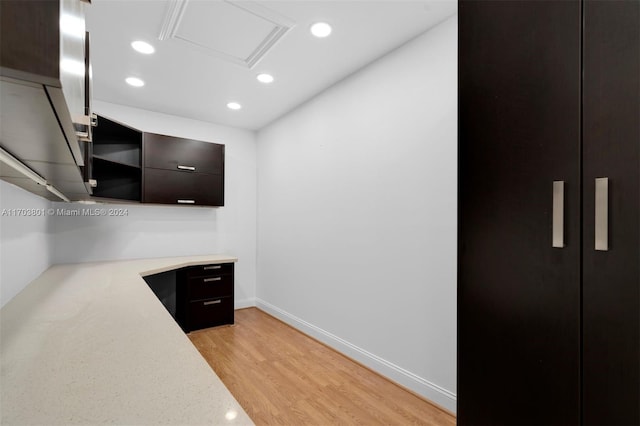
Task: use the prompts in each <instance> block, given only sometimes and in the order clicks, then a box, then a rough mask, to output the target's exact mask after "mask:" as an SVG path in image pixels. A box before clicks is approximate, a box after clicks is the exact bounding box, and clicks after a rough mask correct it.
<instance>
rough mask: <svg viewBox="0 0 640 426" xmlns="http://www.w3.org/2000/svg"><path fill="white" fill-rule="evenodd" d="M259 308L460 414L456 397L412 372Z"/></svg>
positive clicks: (312, 327) (261, 302)
mask: <svg viewBox="0 0 640 426" xmlns="http://www.w3.org/2000/svg"><path fill="white" fill-rule="evenodd" d="M255 306H257V307H258V308H260V309H262V310H264V311H265V312H267V313H269V314H270V315H273V316H274V317H276V318H278V319H280V320H281V321H283V322H285V323H287V324H289V325H290V326H292V327H294V328H296V329H298V330H300V331H302V332H303V333H305V334H308V335H309V336H311V337H313V338H315V339H318V340H319V341H321V342H322V343H325V344H326V345H328V346H330V347H332V348H333V349H335V350H337V351H338V352H341V353H343V354H344V355H346V356H348V357H349V358H352V359H354V360H356V361H358V362H360V363H362V364H363V365H366V366H367V367H369V368H371V369H372V370H374V371H375V372H377V373H379V374H381V375H383V376H385V377H387V378H388V379H390V380H392V381H394V382H396V383H398V384H400V385H402V386H404V387H406V388H407V389H410V390H412V391H413V392H415V393H417V394H418V395H421V396H423V397H424V398H426V399H428V400H430V401H433V402H434V403H436V404H438V405H440V406H441V407H443V408H446V409H447V410H449V411H451V412H453V413H455V412H456V394H454V393H453V392H451V391H448V390H446V389H444V388H442V387H440V386H438V385H436V384H435V383H432V382H430V381H428V380H426V379H424V378H422V377H420V376H418V375H416V374H413V373H412V372H410V371H407V370H405V369H404V368H402V367H399V366H397V365H395V364H393V363H391V362H389V361H387V360H385V359H382V358H380V357H379V356H376V355H374V354H372V353H371V352H367V351H366V350H364V349H362V348H360V347H358V346H356V345H354V344H352V343H349V342H347V341H346V340H344V339H341V338H340V337H338V336H336V335H334V334H331V333H329V332H328V331H325V330H323V329H321V328H320V327H316V326H315V325H313V324H310V323H308V322H306V321H304V320H302V319H300V318H298V317H296V316H295V315H292V314H290V313H288V312H286V311H284V310H282V309H280V308H278V307H276V306H274V305H272V304H270V303H268V302H265V301H264V300H262V299H259V298H256V299H255Z"/></svg>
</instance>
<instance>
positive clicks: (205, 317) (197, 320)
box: [187, 297, 233, 330]
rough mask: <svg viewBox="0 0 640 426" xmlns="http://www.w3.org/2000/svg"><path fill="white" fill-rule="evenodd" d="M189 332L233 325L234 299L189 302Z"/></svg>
mask: <svg viewBox="0 0 640 426" xmlns="http://www.w3.org/2000/svg"><path fill="white" fill-rule="evenodd" d="M187 316H188V322H189V330H198V329H201V328H207V327H215V326H218V325H224V324H233V298H232V297H221V298H218V299H210V300H199V301H197V302H189V311H188V314H187Z"/></svg>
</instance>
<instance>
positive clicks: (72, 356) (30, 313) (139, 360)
mask: <svg viewBox="0 0 640 426" xmlns="http://www.w3.org/2000/svg"><path fill="white" fill-rule="evenodd" d="M236 260H237V259H236V258H234V257H230V256H221V255H212V256H186V257H174V258H159V259H140V260H126V261H113V262H98V263H82V264H71V265H54V266H52V267H50V268H49V269H47V270H46V271H45V272H44V273H43V274H42V275H41V276H40V277H38V278H37V279H36V280H34V281H33V282H31V283H30V284H29V285H28V286H27V287H26V288H25V289H24V290H23V291H22V292H20V293H19V294H18V295H17V296H16V297H15V298H14V299H13V300H11V301H10V302H9V303H7V304H6V305H5V306H4V307H3V308H2V309H1V310H0V362H1V370H0V423H1V424H2V425H12V424H46V425H53V424H85V425H91V424H105V423H108V424H120V425H125V424H126V425H141V424H144V425H158V424H171V425H186V424H198V425H205V424H208V425H227V424H234V425H239V424H253V423H252V422H251V420H250V419H249V417H248V416H247V414H246V413H245V412H244V410H243V409H242V408H241V407H240V405H239V404H238V402H237V401H236V400H235V399H234V397H233V396H232V395H231V393H229V391H228V390H227V388H226V387H225V386H224V384H223V383H222V382H221V381H220V379H219V378H218V376H216V374H215V373H214V372H213V370H211V368H210V367H209V365H208V364H207V362H206V361H205V360H204V358H202V356H201V355H200V353H199V352H198V351H197V349H196V348H195V347H194V346H193V345H192V344H191V341H190V340H189V339H188V337H187V336H186V335H185V334H184V332H183V331H182V329H181V328H180V327H179V326H178V324H177V323H176V322H175V321H174V320H173V318H172V317H171V315H170V314H169V313H168V312H167V311H166V309H165V308H164V306H163V305H162V303H161V302H160V301H159V300H158V299H157V298H156V296H155V295H154V294H153V292H152V291H151V289H149V287H148V286H147V284H146V283H145V282H144V280H143V279H142V278H141V275H142V276H144V275H150V274H153V273H158V272H163V271H168V270H171V269H177V268H180V267H183V266H189V265H202V264H210V263H227V262H235V261H236Z"/></svg>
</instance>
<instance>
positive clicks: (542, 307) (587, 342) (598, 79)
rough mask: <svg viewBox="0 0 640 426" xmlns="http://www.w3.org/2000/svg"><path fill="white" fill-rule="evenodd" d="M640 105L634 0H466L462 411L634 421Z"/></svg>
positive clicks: (535, 419) (639, 39)
mask: <svg viewBox="0 0 640 426" xmlns="http://www.w3.org/2000/svg"><path fill="white" fill-rule="evenodd" d="M638 117H640V2H638V1H636V0H621V1H609V0H585V1H580V0H552V1H526V0H523V1H517V2H510V1H500V0H498V1H492V0H483V1H473V0H461V1H460V2H459V206H458V208H459V213H458V218H459V245H458V250H459V254H458V389H457V394H458V395H457V400H458V410H457V414H458V422H459V424H461V425H477V424H483V425H498V424H500V425H505V424H521V425H525V424H530V425H533V424H536V425H539V424H545V425H551V424H562V425H576V424H589V425H596V424H598V425H611V424H616V425H637V424H640V188H639V185H640V174H639V173H640V172H639V169H640V153H639V151H640V126H639V125H638ZM597 178H608V197H606V196H603V197H601V198H599V199H598V202H596V188H595V187H596V184H595V180H596V179H597ZM560 181H561V182H563V183H564V187H563V189H562V190H559V191H558V192H557V193H556V195H557V196H556V197H555V200H556V201H557V202H556V203H555V208H554V182H560ZM556 188H560V186H557V187H556ZM601 194H602V193H601ZM561 206H562V207H563V209H560V208H561ZM597 209H600V210H599V211H600V212H602V211H603V209H604V210H606V211H607V213H608V221H607V220H605V221H604V222H603V223H604V226H603V228H604V230H605V231H607V232H608V238H607V242H608V249H607V250H604V249H602V248H600V249H596V247H595V240H596V238H597V237H596V232H595V229H596V225H597V222H598V220H597V219H596V213H595V212H596V210H597ZM554 216H555V220H554ZM560 227H562V228H560ZM559 229H561V231H558V230H559ZM554 231H555V235H560V236H562V240H563V241H562V244H554V238H553V235H554Z"/></svg>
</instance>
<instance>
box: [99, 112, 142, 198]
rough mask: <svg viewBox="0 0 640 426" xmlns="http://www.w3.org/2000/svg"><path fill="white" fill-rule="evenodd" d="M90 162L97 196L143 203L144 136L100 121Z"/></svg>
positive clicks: (107, 121) (122, 126) (123, 126)
mask: <svg viewBox="0 0 640 426" xmlns="http://www.w3.org/2000/svg"><path fill="white" fill-rule="evenodd" d="M91 158H92V160H91V164H90V167H91V170H92V177H93V179H94V180H95V181H96V186H95V188H94V190H93V195H94V196H96V197H104V198H114V199H120V200H130V201H140V194H141V187H142V132H140V131H138V130H135V129H132V128H130V127H127V126H125V125H123V124H120V123H117V122H115V121H112V120H109V119H107V118H104V117H99V118H98V125H97V126H96V128H95V129H94V132H93V153H92V157H91Z"/></svg>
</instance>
